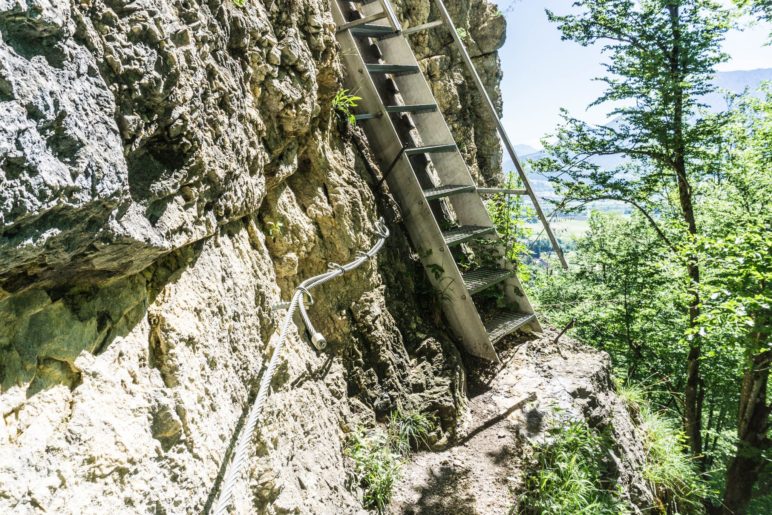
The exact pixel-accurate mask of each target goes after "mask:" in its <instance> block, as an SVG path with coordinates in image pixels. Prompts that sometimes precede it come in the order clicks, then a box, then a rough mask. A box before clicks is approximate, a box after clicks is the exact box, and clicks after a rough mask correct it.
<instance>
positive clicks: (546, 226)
mask: <svg viewBox="0 0 772 515" xmlns="http://www.w3.org/2000/svg"><path fill="white" fill-rule="evenodd" d="M383 1H386V2H388V0H383ZM434 1H435V3H436V4H437V9H438V10H439V12H440V16H441V17H442V19H443V21H444V22H445V25H446V26H447V28H448V30H450V35H451V36H452V37H453V41H454V42H455V43H456V47H457V48H458V51H459V52H460V53H461V58H462V59H463V60H464V64H465V65H466V67H467V70H468V71H469V74H470V75H471V76H472V79H473V80H474V83H475V86H477V91H479V92H480V95H481V96H482V97H483V99H484V100H485V106H486V107H487V108H488V112H489V113H490V115H491V117H492V118H493V120H494V121H495V122H496V128H497V129H498V131H499V136H500V137H501V139H502V141H503V142H504V146H505V147H506V149H507V152H508V153H509V157H510V158H511V159H512V162H513V163H514V165H515V169H516V170H517V173H518V175H519V176H520V180H521V181H522V182H523V186H525V189H526V191H527V192H528V196H529V197H530V198H531V203H532V204H533V208H534V210H535V211H536V215H537V216H538V217H539V220H540V221H541V223H542V225H543V226H544V231H545V232H546V233H547V236H548V237H549V239H550V242H551V243H552V248H553V249H554V250H555V254H557V256H558V259H559V260H560V264H561V265H562V266H563V268H564V269H567V268H568V263H567V262H566V258H565V256H564V255H563V249H561V248H560V245H559V244H558V240H557V238H556V237H555V234H554V233H553V232H552V227H550V224H549V221H548V220H547V217H545V216H544V211H542V209H541V205H540V204H539V200H538V199H537V198H536V194H535V193H534V192H533V188H532V187H531V183H530V182H529V181H528V177H527V176H526V174H525V170H524V169H523V165H522V164H521V163H520V159H519V158H518V157H517V152H515V148H514V146H513V145H512V142H511V141H510V139H509V135H508V134H507V130H506V129H505V128H504V124H502V123H501V120H500V119H499V115H498V113H497V112H496V107H495V106H494V105H493V101H492V100H491V97H490V96H489V95H488V92H487V91H486V89H485V86H484V85H483V82H482V79H480V75H478V73H477V69H476V68H475V66H474V63H473V62H472V58H471V57H469V52H467V50H466V47H465V46H464V43H463V41H461V37H460V36H459V35H458V31H457V30H456V26H455V24H454V23H453V20H452V19H451V18H450V14H449V13H448V10H447V8H446V7H445V4H444V3H443V1H442V0H434Z"/></svg>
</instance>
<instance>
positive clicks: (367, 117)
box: [354, 113, 380, 122]
mask: <svg viewBox="0 0 772 515" xmlns="http://www.w3.org/2000/svg"><path fill="white" fill-rule="evenodd" d="M379 116H380V115H378V114H373V113H363V114H355V115H354V119H355V120H356V121H358V122H361V121H364V120H372V119H373V118H378V117H379Z"/></svg>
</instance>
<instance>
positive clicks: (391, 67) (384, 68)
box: [367, 64, 421, 75]
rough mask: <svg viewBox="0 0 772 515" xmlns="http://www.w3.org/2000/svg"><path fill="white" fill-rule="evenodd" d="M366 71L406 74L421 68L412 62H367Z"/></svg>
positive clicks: (418, 70)
mask: <svg viewBox="0 0 772 515" xmlns="http://www.w3.org/2000/svg"><path fill="white" fill-rule="evenodd" d="M367 71H368V72H370V73H391V74H393V75H407V74H409V73H418V72H420V71H421V68H419V67H418V66H416V65H413V64H368V65H367Z"/></svg>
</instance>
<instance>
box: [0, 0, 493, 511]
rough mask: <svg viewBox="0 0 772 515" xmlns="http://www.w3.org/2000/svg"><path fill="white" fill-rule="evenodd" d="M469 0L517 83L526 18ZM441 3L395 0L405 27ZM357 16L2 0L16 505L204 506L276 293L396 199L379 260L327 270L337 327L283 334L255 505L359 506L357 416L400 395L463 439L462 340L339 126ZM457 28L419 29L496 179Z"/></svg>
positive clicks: (484, 170)
mask: <svg viewBox="0 0 772 515" xmlns="http://www.w3.org/2000/svg"><path fill="white" fill-rule="evenodd" d="M449 4H450V7H451V10H452V11H453V15H454V16H455V17H456V18H457V19H458V21H459V26H461V27H466V30H467V33H468V36H467V38H468V43H469V45H470V48H471V49H472V52H473V54H474V55H476V56H478V57H476V61H477V62H478V64H479V66H480V68H481V69H482V71H483V75H484V77H485V80H486V81H487V82H488V83H489V84H490V86H491V91H492V92H493V93H495V92H496V88H497V87H498V86H497V84H498V80H499V78H500V75H501V71H500V68H499V66H498V58H497V55H496V53H495V51H496V49H497V48H498V47H499V46H500V44H501V43H502V42H503V34H504V20H503V18H501V17H500V16H496V15H495V10H494V8H493V7H492V6H491V5H490V4H488V3H487V2H486V1H485V0H469V1H466V0H465V1H458V2H449ZM429 6H430V2H429V0H421V1H418V2H407V1H405V2H400V3H398V4H397V7H398V9H399V12H400V16H401V17H402V18H403V20H404V21H405V23H406V25H410V24H417V23H421V22H423V21H425V20H426V19H428V17H429V15H430V7H429ZM470 20H484V21H483V22H482V23H471V22H470ZM334 31H335V27H334V26H333V24H332V19H331V14H330V9H329V4H328V1H327V0H291V1H286V2H283V1H276V0H247V1H246V3H245V6H244V7H243V8H239V7H237V6H236V5H235V4H234V3H233V2H231V1H230V0H134V1H126V0H72V1H67V0H0V34H1V35H2V40H1V41H0V415H1V416H0V512H3V513H42V512H48V513H100V514H101V513H109V512H113V513H169V514H171V513H175V514H176V513H201V512H202V511H204V510H206V509H207V508H208V507H209V506H211V503H212V501H213V496H215V495H216V492H215V490H214V485H215V484H216V481H217V478H218V477H219V476H220V475H221V474H222V472H223V458H224V456H225V455H226V453H227V451H228V449H229V448H230V447H231V445H232V443H233V438H234V434H235V431H236V429H237V427H238V425H239V424H240V423H241V419H242V417H243V414H244V408H245V406H246V404H247V402H248V400H249V399H251V396H253V395H254V389H255V384H256V381H257V378H258V375H259V372H260V369H261V366H262V365H263V364H264V363H265V360H266V358H267V357H268V356H270V352H271V350H272V345H273V340H272V339H273V338H275V333H276V329H277V325H278V322H279V320H280V315H281V313H280V312H274V311H272V309H271V306H272V305H274V304H275V303H277V302H279V301H280V300H281V299H286V298H288V296H289V295H290V292H291V290H292V288H293V287H294V286H295V285H297V284H298V283H299V282H300V281H301V280H303V279H304V278H306V277H308V276H309V275H313V274H315V273H319V272H321V271H323V270H325V269H326V267H327V263H328V262H331V261H332V262H346V261H349V260H350V259H352V258H353V257H354V255H355V253H356V252H357V251H358V250H361V249H365V248H367V247H369V245H370V244H371V242H372V241H373V239H374V237H373V228H374V222H375V220H377V219H378V217H379V216H384V217H385V218H386V219H387V221H388V223H389V225H390V228H391V230H392V236H391V237H390V239H389V241H388V244H387V248H386V249H385V251H384V252H383V253H382V254H381V255H380V257H379V258H378V260H377V262H373V263H372V264H371V265H368V266H366V267H364V268H362V269H359V270H358V271H356V272H354V273H353V274H352V275H351V276H347V278H346V279H343V280H338V281H335V282H332V283H329V284H328V285H326V286H325V287H323V288H320V289H319V290H318V292H315V301H316V302H315V304H314V307H313V308H312V309H313V313H312V316H313V317H314V320H315V321H316V322H317V325H318V329H319V330H321V331H322V332H323V333H324V334H325V336H326V337H327V339H328V340H329V342H330V345H329V347H328V348H327V349H326V350H325V351H324V352H321V353H320V352H317V351H315V350H314V349H313V347H312V346H311V345H310V344H309V342H308V341H307V339H306V338H305V335H303V334H296V333H295V334H294V335H293V338H292V340H291V341H290V343H289V345H288V346H287V348H286V350H285V353H284V356H283V364H282V367H281V370H280V373H279V374H278V375H277V377H276V378H275V384H274V390H273V393H272V395H271V397H270V400H269V403H268V406H267V408H266V412H265V415H264V417H263V419H262V421H261V424H260V430H259V434H258V436H256V438H255V441H254V444H255V445H254V448H255V449H256V453H255V455H254V456H253V457H252V459H251V461H250V463H249V466H248V472H247V474H246V475H245V477H244V480H243V481H241V482H240V486H239V489H238V491H237V492H236V499H235V509H236V512H238V513H251V512H265V513H331V512H337V513H357V512H359V511H361V504H360V501H359V498H358V492H357V490H356V488H355V486H352V485H350V484H349V483H348V482H347V467H348V465H347V463H346V459H345V458H344V454H343V452H342V449H343V446H344V442H345V439H346V434H347V433H348V432H349V431H350V430H351V428H352V427H353V426H354V425H356V424H359V423H366V422H368V421H369V422H372V421H374V420H376V419H381V420H382V419H383V417H384V416H385V415H387V414H388V413H390V412H391V411H392V410H393V409H394V408H395V407H396V405H397V403H398V402H399V403H401V404H402V405H403V406H413V407H416V408H420V409H422V410H425V411H428V412H432V413H436V414H437V416H438V417H439V420H440V421H441V425H442V430H443V431H444V432H445V433H447V436H448V437H450V438H452V436H453V433H454V431H455V428H456V425H457V421H458V418H459V416H460V414H461V413H463V410H464V407H465V403H466V390H465V389H466V377H465V374H466V368H465V367H466V365H465V363H464V359H465V358H464V357H463V356H462V355H461V354H460V353H459V351H458V350H457V348H456V346H455V345H454V343H453V341H452V339H451V337H450V336H449V335H448V334H447V333H446V331H445V329H444V327H443V325H442V323H441V317H440V315H439V313H440V311H439V307H438V306H436V305H435V303H434V301H433V300H432V299H433V298H434V297H433V295H432V294H431V289H430V286H429V284H428V282H427V281H426V280H425V278H424V273H423V270H422V269H421V267H420V264H419V263H418V261H417V258H416V256H415V255H414V253H413V252H412V250H411V248H410V245H409V243H408V241H407V239H406V237H405V236H404V234H403V232H402V231H401V229H400V224H399V211H398V209H397V208H396V207H395V205H394V202H393V200H392V199H391V198H390V196H389V195H388V192H387V191H381V190H378V189H376V187H375V181H374V180H373V176H372V174H371V171H370V166H371V164H368V163H366V160H365V158H363V157H362V156H363V155H364V156H366V155H367V149H366V144H365V146H364V147H363V146H362V144H360V145H355V144H354V140H357V139H360V138H354V139H352V137H351V135H342V134H341V133H340V132H339V130H338V124H337V123H336V120H335V116H334V115H333V113H332V111H331V99H332V97H333V96H334V94H335V93H336V91H337V90H338V89H339V88H340V82H341V76H342V74H343V73H344V70H342V69H341V66H340V61H339V55H338V51H337V47H336V43H335V38H334ZM443 37H447V39H448V40H449V37H448V36H443V35H442V34H441V33H440V32H439V31H433V32H430V33H427V34H424V35H419V36H413V38H414V44H415V48H416V52H417V54H418V55H419V57H420V58H421V59H422V62H423V64H424V65H425V68H426V71H427V73H428V75H429V77H430V78H431V79H432V83H433V87H434V89H435V94H436V95H437V97H438V99H439V101H440V103H441V106H442V108H443V110H444V111H445V112H446V114H447V116H448V119H449V123H450V125H451V127H452V129H453V130H454V133H455V134H456V135H457V136H458V138H459V143H460V145H461V147H462V148H463V149H464V152H465V155H466V156H467V157H468V158H469V163H470V165H471V166H472V170H473V173H474V174H475V175H476V176H477V177H479V178H480V179H479V180H480V181H481V182H491V183H494V182H496V181H497V180H498V178H499V173H500V172H499V163H500V152H499V148H498V141H497V139H496V137H495V133H494V132H493V129H492V125H491V123H490V121H488V120H486V119H485V115H484V113H483V112H482V111H479V112H478V110H477V109H476V108H475V102H471V103H468V102H462V101H461V99H465V98H474V94H473V93H471V92H470V91H469V86H467V85H465V83H464V81H463V74H462V73H461V72H460V71H458V70H459V69H458V67H456V66H454V64H453V63H454V59H455V57H453V56H452V55H451V54H449V53H448V49H447V44H446V43H447V41H444V40H442V39H441V38H443ZM360 136H361V135H360ZM360 143H361V142H360ZM435 436H436V438H438V439H441V438H442V437H443V435H441V434H438V435H435Z"/></svg>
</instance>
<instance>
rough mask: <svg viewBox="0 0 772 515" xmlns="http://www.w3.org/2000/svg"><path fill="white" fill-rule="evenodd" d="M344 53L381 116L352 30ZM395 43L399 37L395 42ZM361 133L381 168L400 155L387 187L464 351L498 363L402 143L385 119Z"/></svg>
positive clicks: (367, 104) (365, 103)
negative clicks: (366, 137) (398, 206)
mask: <svg viewBox="0 0 772 515" xmlns="http://www.w3.org/2000/svg"><path fill="white" fill-rule="evenodd" d="M332 5H333V18H334V20H335V22H336V24H338V25H342V24H343V23H345V18H344V17H343V14H342V12H341V9H340V6H339V5H338V3H337V2H336V1H333V2H332ZM337 39H338V42H339V43H340V44H341V47H342V49H343V57H344V61H345V62H346V68H347V70H348V71H349V73H348V76H347V77H346V80H347V82H348V84H347V85H348V86H349V87H350V88H351V89H352V91H357V90H358V89H357V88H356V86H360V87H361V88H362V92H361V96H362V97H363V98H362V100H361V101H360V106H361V107H363V108H365V109H366V110H367V111H368V112H373V113H376V112H378V113H383V111H384V105H383V101H382V99H381V97H380V94H379V92H378V89H377V87H376V85H375V83H374V82H373V79H372V77H371V76H370V75H369V73H368V72H367V70H366V65H365V63H364V60H363V59H362V55H361V53H360V51H359V48H358V46H357V42H356V41H355V40H354V38H353V36H352V35H351V32H350V31H343V32H339V33H338V34H337ZM394 39H397V38H394ZM366 123H367V124H370V125H366V126H365V130H366V131H367V134H368V140H369V141H370V144H371V145H372V146H373V148H374V149H376V150H377V151H378V152H377V153H376V155H380V156H381V157H380V159H379V161H380V164H381V165H382V166H388V164H389V163H390V162H391V161H392V160H393V159H394V156H399V157H398V158H397V160H396V162H395V163H394V165H393V168H394V169H393V171H392V173H391V174H390V175H389V176H388V178H387V182H388V184H389V189H390V191H391V192H392V193H394V195H395V197H396V198H397V201H398V202H399V204H400V206H401V210H402V215H403V219H404V221H405V226H406V228H407V231H408V234H409V236H410V239H411V240H412V242H413V245H414V247H415V248H416V250H417V251H418V252H419V254H420V257H421V261H422V262H423V264H424V267H426V273H427V275H428V277H429V281H430V282H431V283H432V284H433V286H434V287H435V289H436V290H437V291H438V292H440V295H441V299H440V300H441V302H442V304H443V306H444V307H445V306H446V305H448V306H447V309H444V310H443V311H444V312H445V315H446V316H447V318H448V322H449V324H450V326H451V328H453V330H454V332H455V333H456V334H457V335H458V337H459V339H460V340H461V342H462V344H463V345H464V347H465V348H466V350H467V352H469V353H470V354H472V355H475V356H478V357H481V358H484V359H488V360H491V361H494V362H498V361H499V359H498V356H497V354H496V351H495V350H494V348H493V346H492V345H491V342H490V339H489V337H488V333H487V330H486V327H485V325H484V324H483V321H482V319H481V317H480V314H479V312H478V311H477V308H476V307H475V305H474V302H473V299H472V295H471V294H470V293H469V291H468V290H467V288H466V285H465V283H464V280H463V277H462V275H461V271H460V270H459V269H458V265H457V263H456V262H455V260H454V259H453V255H452V252H451V251H450V249H449V248H448V246H447V245H446V243H445V241H444V239H443V234H442V232H441V230H440V227H439V225H438V224H437V221H436V219H435V218H434V216H433V215H432V212H431V209H430V206H429V203H428V201H427V200H426V198H425V197H424V194H423V190H422V189H421V186H420V184H419V182H418V178H417V176H416V174H415V171H414V170H413V168H412V165H411V163H410V158H409V157H408V156H406V155H405V154H404V153H403V152H400V148H401V141H400V138H399V136H398V134H397V131H396V130H395V128H394V125H393V123H392V121H391V119H390V118H389V116H388V115H384V116H381V117H378V118H374V119H372V120H370V121H368V122H366ZM433 267H439V270H442V271H443V273H442V276H441V277H437V276H436V275H435V271H436V268H433Z"/></svg>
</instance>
